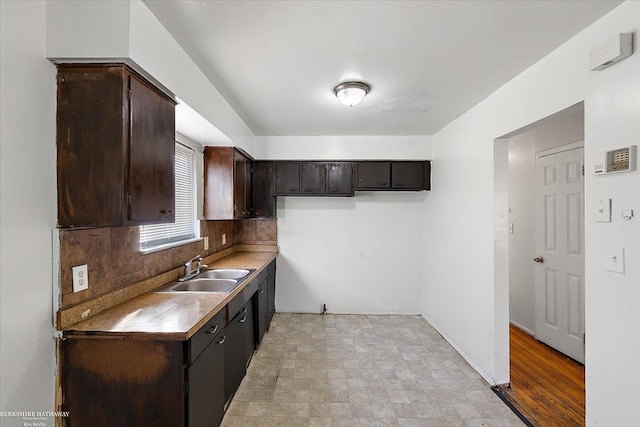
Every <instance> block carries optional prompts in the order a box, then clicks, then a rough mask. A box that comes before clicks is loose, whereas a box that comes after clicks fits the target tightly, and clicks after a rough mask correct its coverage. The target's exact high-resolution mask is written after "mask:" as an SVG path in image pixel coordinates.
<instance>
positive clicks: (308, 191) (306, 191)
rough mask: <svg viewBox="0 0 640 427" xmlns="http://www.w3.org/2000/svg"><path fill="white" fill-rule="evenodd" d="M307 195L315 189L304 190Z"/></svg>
mask: <svg viewBox="0 0 640 427" xmlns="http://www.w3.org/2000/svg"><path fill="white" fill-rule="evenodd" d="M302 191H304V192H305V193H311V192H312V191H313V188H305V189H304V190H302Z"/></svg>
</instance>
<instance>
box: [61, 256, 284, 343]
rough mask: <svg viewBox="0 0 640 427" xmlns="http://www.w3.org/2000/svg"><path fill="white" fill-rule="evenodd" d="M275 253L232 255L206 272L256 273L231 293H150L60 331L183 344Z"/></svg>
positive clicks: (76, 335)
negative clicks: (228, 269) (236, 270)
mask: <svg viewBox="0 0 640 427" xmlns="http://www.w3.org/2000/svg"><path fill="white" fill-rule="evenodd" d="M277 255H278V254H277V253H274V252H235V253H233V254H231V255H229V256H226V257H224V258H222V259H219V260H217V261H215V262H214V263H212V264H210V265H209V268H246V269H255V270H256V271H254V272H253V273H252V274H251V275H250V276H249V277H248V278H247V279H246V280H245V281H244V283H243V284H241V285H240V286H239V287H238V288H236V289H234V291H233V292H231V293H213V292H211V293H204V292H202V293H191V292H190V293H181V292H157V293H155V292H150V293H147V294H144V295H140V296H138V297H136V298H133V299H131V300H129V301H126V302H124V303H122V304H119V305H117V306H115V307H112V308H110V309H108V310H106V311H104V312H102V313H99V314H96V315H95V316H93V317H91V318H88V319H87V320H84V321H81V322H79V323H76V324H73V325H70V326H68V327H66V328H64V329H63V335H64V336H65V337H67V338H89V337H91V336H101V337H112V338H120V339H162V340H174V341H182V340H187V339H189V338H191V336H193V334H195V333H196V332H197V331H198V329H200V328H201V327H202V326H203V325H204V324H205V323H207V322H208V321H209V320H210V319H211V318H212V317H213V316H215V315H216V314H217V313H218V312H220V310H222V309H224V307H225V306H226V304H227V303H228V302H229V301H231V300H232V299H233V297H235V296H236V295H237V294H238V293H240V292H241V291H242V290H243V289H244V288H245V286H246V285H247V284H249V282H251V280H253V279H254V278H255V277H257V275H258V274H259V273H260V272H261V271H262V270H264V269H265V268H266V267H267V265H268V264H269V263H270V262H271V261H272V260H274V259H275V258H276V257H277Z"/></svg>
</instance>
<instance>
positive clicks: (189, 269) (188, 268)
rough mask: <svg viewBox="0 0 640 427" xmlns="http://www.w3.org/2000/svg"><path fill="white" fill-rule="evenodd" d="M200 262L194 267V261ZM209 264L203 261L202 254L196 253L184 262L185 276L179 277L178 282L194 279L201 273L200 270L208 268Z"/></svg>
mask: <svg viewBox="0 0 640 427" xmlns="http://www.w3.org/2000/svg"><path fill="white" fill-rule="evenodd" d="M196 261H197V262H198V263H197V264H196V268H195V269H194V268H193V263H194V262H196ZM207 267H208V266H207V265H204V264H203V263H202V256H201V255H196V256H194V257H193V258H191V259H190V260H189V261H187V262H185V263H184V276H182V277H181V278H179V279H178V282H185V281H187V280H189V279H193V278H194V277H196V276H197V275H198V274H200V270H202V269H203V268H207Z"/></svg>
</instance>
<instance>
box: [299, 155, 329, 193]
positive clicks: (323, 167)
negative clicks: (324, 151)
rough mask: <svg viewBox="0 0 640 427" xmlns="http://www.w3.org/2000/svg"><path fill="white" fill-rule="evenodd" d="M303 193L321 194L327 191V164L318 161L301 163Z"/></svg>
mask: <svg viewBox="0 0 640 427" xmlns="http://www.w3.org/2000/svg"><path fill="white" fill-rule="evenodd" d="M300 171H301V174H300V176H301V182H300V186H301V188H302V194H303V195H320V194H326V193H327V164H326V163H317V162H302V163H300Z"/></svg>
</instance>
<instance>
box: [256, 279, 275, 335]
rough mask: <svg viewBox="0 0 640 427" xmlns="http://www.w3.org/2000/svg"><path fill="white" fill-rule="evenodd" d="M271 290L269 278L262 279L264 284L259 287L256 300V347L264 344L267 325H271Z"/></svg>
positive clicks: (261, 283)
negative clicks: (263, 339)
mask: <svg viewBox="0 0 640 427" xmlns="http://www.w3.org/2000/svg"><path fill="white" fill-rule="evenodd" d="M268 292H269V289H268V286H267V277H265V278H264V279H262V282H260V284H259V285H258V292H257V293H256V298H255V302H256V305H255V314H256V323H255V325H256V345H259V344H260V343H261V342H262V337H264V334H265V332H267V325H268V323H269V320H271V319H270V318H269V293H268Z"/></svg>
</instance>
